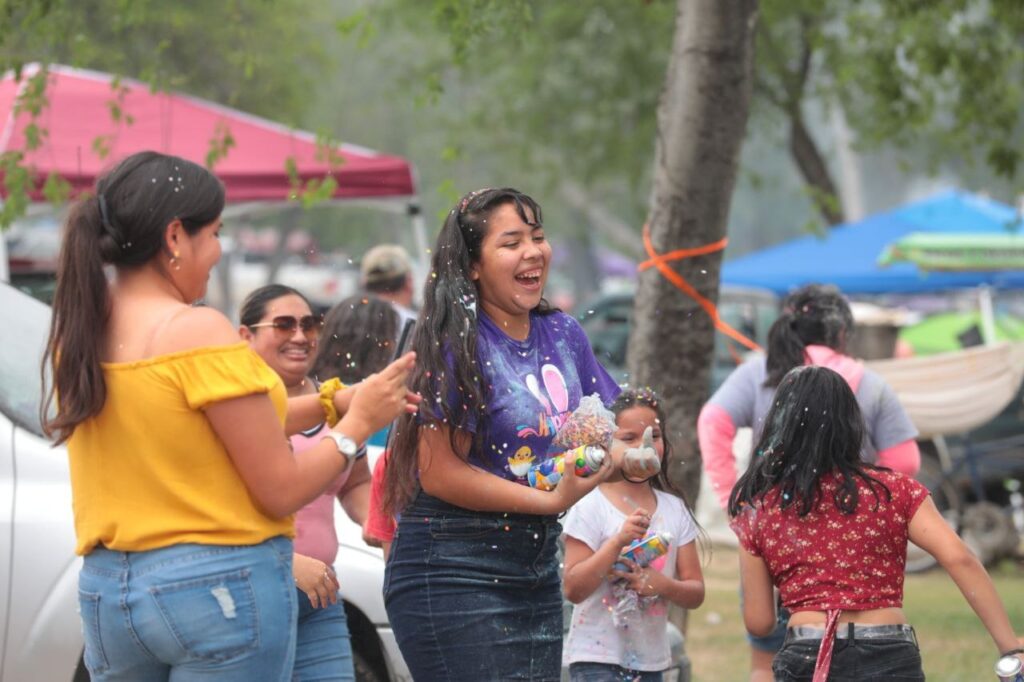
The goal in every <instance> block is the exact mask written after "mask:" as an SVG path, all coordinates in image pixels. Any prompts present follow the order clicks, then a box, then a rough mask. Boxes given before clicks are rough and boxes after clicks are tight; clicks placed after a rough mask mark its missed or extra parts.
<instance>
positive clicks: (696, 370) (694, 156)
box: [628, 0, 758, 503]
mask: <svg viewBox="0 0 1024 682" xmlns="http://www.w3.org/2000/svg"><path fill="white" fill-rule="evenodd" d="M757 8H758V3H757V0H677V15H676V29H675V37H674V40H673V45H672V54H671V57H670V60H669V66H668V72H667V74H666V77H665V86H664V89H663V91H662V95H661V102H660V104H659V107H658V139H657V141H656V148H655V171H654V186H653V189H652V196H651V208H650V213H649V215H648V225H649V227H650V231H651V239H652V242H653V247H654V249H655V250H656V251H657V252H658V253H665V252H667V251H671V250H673V249H681V248H689V247H697V246H702V245H705V244H709V243H711V242H715V241H717V240H719V239H721V238H722V237H723V236H724V235H725V232H726V224H727V219H728V215H729V204H730V200H731V198H732V192H733V187H734V185H735V182H736V175H737V168H738V165H739V155H740V147H741V145H742V142H743V138H744V134H745V131H746V125H747V114H748V111H749V108H750V92H751V83H752V64H753V51H754V45H753V38H754V28H755V24H756V20H757ZM721 260H722V254H721V252H719V253H714V254H711V255H707V256H699V257H697V258H691V259H687V260H682V261H674V262H671V263H670V264H669V266H670V267H671V268H672V269H673V270H675V271H676V272H678V273H679V274H680V275H682V276H683V277H684V278H685V279H686V280H687V281H688V282H689V283H690V284H692V285H693V286H694V288H695V289H696V290H697V291H698V292H699V293H700V294H701V295H703V296H705V297H707V298H708V299H710V300H712V301H716V300H717V298H718V281H719V270H720V266H721ZM634 319H635V320H636V322H635V324H634V326H633V330H632V334H631V336H630V342H629V357H628V362H629V370H630V375H631V377H632V382H633V384H634V385H637V386H650V387H652V388H654V389H655V390H656V391H658V392H659V393H660V394H661V396H662V398H663V400H664V406H665V408H666V411H667V420H668V424H667V427H668V428H667V429H666V432H667V435H668V437H669V439H670V442H671V443H672V446H673V449H674V454H673V458H672V461H671V462H670V463H669V475H670V476H671V478H672V480H673V482H674V483H675V484H676V485H677V486H679V487H680V489H682V490H683V491H684V492H685V493H686V495H687V499H689V500H690V502H691V503H695V502H696V497H697V492H698V490H699V487H700V470H701V458H700V451H699V450H698V447H697V438H696V422H697V414H698V412H699V411H700V408H701V406H702V404H703V403H704V401H705V400H706V398H707V392H708V381H709V377H710V367H711V362H712V350H713V348H714V335H715V330H714V327H713V325H712V321H711V319H710V318H709V317H708V315H707V314H705V312H704V311H703V310H702V309H701V308H700V307H699V306H698V305H697V303H696V302H695V301H694V300H692V299H691V298H690V297H688V296H686V295H685V294H683V293H682V292H681V291H679V290H678V289H677V288H675V287H674V286H673V285H672V284H671V283H670V282H669V281H668V280H667V279H666V278H665V277H664V276H662V275H661V274H660V273H659V272H658V271H657V270H656V269H654V268H650V269H647V270H645V271H644V272H643V273H641V276H640V281H639V287H638V293H637V297H636V309H635V318H634Z"/></svg>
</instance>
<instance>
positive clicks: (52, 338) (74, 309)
mask: <svg viewBox="0 0 1024 682" xmlns="http://www.w3.org/2000/svg"><path fill="white" fill-rule="evenodd" d="M64 230H65V232H64V239H63V244H62V246H61V250H60V256H59V258H58V266H57V289H56V292H55V294H54V297H53V322H52V324H51V325H50V335H49V338H48V339H47V342H46V350H45V354H44V356H43V371H44V375H45V371H46V368H47V367H49V368H50V369H51V371H52V376H53V381H52V383H50V389H49V390H48V391H47V392H46V396H45V399H44V400H43V404H42V407H41V410H42V414H41V417H42V424H43V430H44V432H45V433H46V434H47V435H48V436H51V437H54V438H55V440H56V442H57V443H62V442H64V441H66V440H67V439H68V438H69V437H70V436H71V432H72V431H74V428H75V426H76V425H77V424H78V423H79V422H81V421H84V420H85V419H88V418H89V417H92V416H94V415H96V414H97V413H98V412H99V411H100V409H102V407H103V403H104V401H105V400H106V395H107V387H106V383H105V382H104V380H103V371H102V369H101V367H100V357H99V353H100V351H99V349H100V341H101V339H102V338H103V332H104V329H105V327H106V322H107V317H108V316H109V314H110V300H109V294H108V293H107V278H106V275H105V274H104V272H103V266H104V265H106V264H108V263H115V262H116V261H117V258H118V255H119V253H120V251H121V245H120V243H119V240H118V239H117V236H116V228H114V227H113V226H112V225H110V223H109V221H104V220H103V218H102V212H101V210H100V199H99V197H93V198H90V199H86V200H84V201H82V202H79V203H78V204H77V205H76V206H75V207H74V208H72V209H71V213H70V215H69V216H68V220H67V223H66V225H65V227H64ZM45 385H46V382H45V376H44V386H45ZM54 403H56V405H54ZM54 407H56V413H55V414H52V416H51V413H52V411H53V408H54Z"/></svg>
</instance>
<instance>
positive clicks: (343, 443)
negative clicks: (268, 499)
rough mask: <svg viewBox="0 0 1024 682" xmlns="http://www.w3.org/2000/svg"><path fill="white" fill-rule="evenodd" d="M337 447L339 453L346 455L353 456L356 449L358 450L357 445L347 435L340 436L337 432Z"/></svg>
mask: <svg viewBox="0 0 1024 682" xmlns="http://www.w3.org/2000/svg"><path fill="white" fill-rule="evenodd" d="M338 449H339V450H341V454H343V455H345V456H346V457H355V456H356V451H358V450H359V446H358V445H357V444H356V442H355V441H354V440H352V439H351V438H349V437H348V436H341V435H340V434H339V438H338Z"/></svg>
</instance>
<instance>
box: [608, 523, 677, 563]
mask: <svg viewBox="0 0 1024 682" xmlns="http://www.w3.org/2000/svg"><path fill="white" fill-rule="evenodd" d="M670 544H672V534H671V533H659V532H654V533H649V534H647V535H645V536H644V537H643V538H642V539H640V540H634V541H633V542H631V543H630V544H629V547H627V548H626V549H624V550H623V551H622V554H620V555H619V559H620V560H621V559H629V560H630V561H632V562H633V563H634V564H636V565H637V566H639V567H640V568H646V567H647V566H650V565H651V562H652V561H654V560H655V559H657V558H658V557H660V556H664V555H666V554H668V548H669V545H670ZM612 569H614V570H616V571H628V570H629V566H627V565H626V564H624V563H623V562H622V561H616V562H615V564H614V565H612Z"/></svg>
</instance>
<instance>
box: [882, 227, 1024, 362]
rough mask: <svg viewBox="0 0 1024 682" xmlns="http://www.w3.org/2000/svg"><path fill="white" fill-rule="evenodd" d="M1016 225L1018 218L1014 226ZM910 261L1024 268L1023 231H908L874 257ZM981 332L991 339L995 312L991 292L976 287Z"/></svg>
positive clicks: (956, 268)
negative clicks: (908, 232)
mask: <svg viewBox="0 0 1024 682" xmlns="http://www.w3.org/2000/svg"><path fill="white" fill-rule="evenodd" d="M1019 225H1020V222H1019V221H1018V222H1017V223H1015V225H1014V227H1017V226H1019ZM899 262H903V263H914V264H915V265H917V267H918V268H919V269H920V270H921V271H923V272H1012V271H1021V272H1024V234H1021V233H1020V232H1018V231H1017V230H1016V229H1014V230H1013V231H1010V229H1008V230H1007V232H1005V233H1003V234H1000V233H997V232H994V233H967V232H964V233H958V232H942V233H936V232H912V233H910V234H908V235H906V236H904V237H902V238H901V239H899V240H898V241H896V242H894V243H892V244H889V245H888V246H886V247H885V249H884V250H883V251H882V253H881V255H879V257H878V264H879V265H882V266H887V265H892V264H893V263H899ZM978 310H979V314H980V318H981V335H982V338H983V339H984V340H985V343H987V344H992V343H995V342H996V340H997V338H998V334H997V331H996V327H997V325H996V321H995V314H994V312H993V310H992V292H991V290H990V289H989V287H987V286H981V287H979V288H978Z"/></svg>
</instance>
